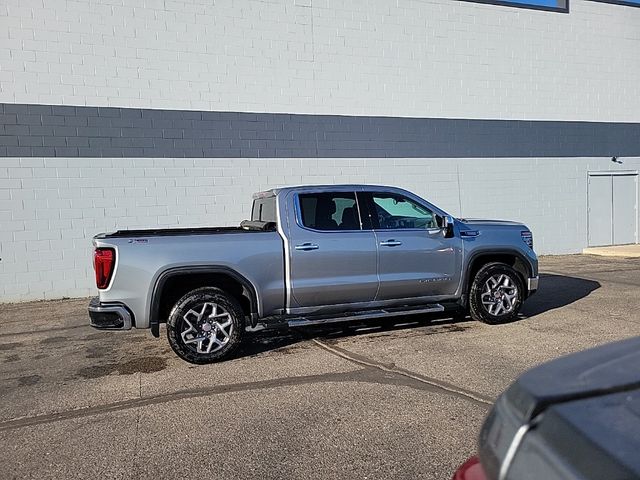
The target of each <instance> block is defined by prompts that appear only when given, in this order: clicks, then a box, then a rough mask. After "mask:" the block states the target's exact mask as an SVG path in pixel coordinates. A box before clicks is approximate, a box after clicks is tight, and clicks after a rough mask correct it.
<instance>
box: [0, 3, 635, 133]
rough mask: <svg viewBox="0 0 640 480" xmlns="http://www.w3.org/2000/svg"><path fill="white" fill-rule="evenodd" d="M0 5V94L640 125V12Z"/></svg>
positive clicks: (418, 6)
mask: <svg viewBox="0 0 640 480" xmlns="http://www.w3.org/2000/svg"><path fill="white" fill-rule="evenodd" d="M570 7H571V12H570V13H569V14H560V13H550V12H542V11H534V10H526V9H520V8H509V7H502V6H495V5H482V4H474V3H469V2H462V1H458V0H420V1H411V0H406V1H402V2H389V1H387V0H375V1H370V2H365V1H362V0H360V1H352V2H344V1H342V0H272V1H255V0H254V1H247V0H224V1H215V2H199V1H196V0H182V1H179V0H176V1H164V0H136V1H128V0H95V1H88V0H77V1H65V0H47V1H46V2H43V1H42V0H3V1H2V2H1V3H0V65H1V68H0V102H9V103H45V104H67V105H100V106H105V105H109V106H122V107H151V108H174V109H196V110H229V111H256V112H265V111H266V112H290V113H331V114H348V115H383V116H420V117H423V116H424V117H447V118H500V119H504V118H510V119H550V120H588V121H622V122H626V121H638V120H640V114H639V113H638V112H640V82H639V81H638V78H640V62H639V61H638V58H639V57H638V52H639V51H640V9H638V8H633V7H624V6H619V5H611V4H606V3H597V2H593V1H587V0H572V1H571V5H570Z"/></svg>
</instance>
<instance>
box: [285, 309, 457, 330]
mask: <svg viewBox="0 0 640 480" xmlns="http://www.w3.org/2000/svg"><path fill="white" fill-rule="evenodd" d="M443 311H444V307H443V306H442V305H440V304H438V303H435V304H432V305H425V306H421V307H417V308H416V307H414V308H406V307H404V308H385V309H379V310H366V311H362V312H348V313H344V314H340V315H338V316H335V315H325V316H322V317H311V318H307V317H297V318H292V319H290V320H289V321H288V322H287V323H288V324H289V326H290V327H305V326H307V325H323V324H325V323H336V322H348V321H351V320H366V319H370V318H381V317H389V316H392V315H414V314H417V313H435V312H443Z"/></svg>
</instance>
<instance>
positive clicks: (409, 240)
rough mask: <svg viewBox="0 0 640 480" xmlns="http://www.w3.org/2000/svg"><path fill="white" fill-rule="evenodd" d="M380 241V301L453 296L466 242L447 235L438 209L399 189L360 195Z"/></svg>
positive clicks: (458, 278) (459, 275)
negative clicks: (393, 191) (440, 221)
mask: <svg viewBox="0 0 640 480" xmlns="http://www.w3.org/2000/svg"><path fill="white" fill-rule="evenodd" d="M360 197H361V198H362V199H363V201H362V202H361V203H364V204H365V205H366V207H367V208H368V213H369V215H370V217H371V221H372V223H373V228H374V231H375V234H376V240H377V244H378V276H379V280H380V287H379V290H378V295H377V297H376V300H393V299H402V298H415V297H437V296H453V295H454V294H455V293H456V290H457V289H458V285H459V283H460V277H461V270H462V241H461V239H460V238H459V236H454V237H452V238H445V235H444V232H443V230H442V228H440V227H439V226H438V223H437V218H436V217H437V215H436V213H435V212H434V211H433V210H432V209H431V208H430V207H429V206H428V205H425V204H423V203H421V202H419V201H418V200H417V199H414V198H409V197H407V196H405V195H402V194H398V193H384V192H365V193H363V194H360Z"/></svg>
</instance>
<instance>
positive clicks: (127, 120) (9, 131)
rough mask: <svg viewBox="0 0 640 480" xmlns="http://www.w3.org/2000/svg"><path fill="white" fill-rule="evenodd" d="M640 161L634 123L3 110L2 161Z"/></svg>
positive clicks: (639, 126)
mask: <svg viewBox="0 0 640 480" xmlns="http://www.w3.org/2000/svg"><path fill="white" fill-rule="evenodd" d="M637 155H640V123H606V122H569V121H567V122H564V121H525V120H464V119H444V118H400V117H356V116H354V117H349V116H337V115H301V114H277V113H242V112H209V111H188V110H152V109H139V108H112V107H80V106H77V107H76V106H58V105H25V104H9V103H0V157H225V158H260V157H264V158H267V157H268V158H274V157H275V158H296V157H302V158H304V157H316V158H323V157H330V158H335V157H350V158H364V157H369V158H371V157H374V158H376V157H388V158H406V157H425V158H441V157H442V158H454V157H590V156H598V157H599V156H622V157H624V156H637Z"/></svg>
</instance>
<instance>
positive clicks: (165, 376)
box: [0, 255, 640, 479]
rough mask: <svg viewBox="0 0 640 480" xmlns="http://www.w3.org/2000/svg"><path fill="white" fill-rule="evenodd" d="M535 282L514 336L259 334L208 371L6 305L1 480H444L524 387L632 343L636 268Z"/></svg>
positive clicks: (484, 329) (62, 316) (599, 268)
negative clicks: (544, 372)
mask: <svg viewBox="0 0 640 480" xmlns="http://www.w3.org/2000/svg"><path fill="white" fill-rule="evenodd" d="M541 272H542V275H541V280H540V290H539V292H538V293H537V294H536V295H535V296H533V297H532V298H531V299H530V300H529V301H527V303H526V304H525V306H524V308H523V311H522V316H521V317H522V318H521V319H520V320H518V321H516V322H513V323H510V324H507V325H499V326H490V325H484V324H480V323H476V322H474V321H471V320H470V319H466V320H459V319H451V318H447V317H445V316H440V317H434V316H414V317H403V318H395V319H387V320H384V321H378V322H362V323H358V324H354V325H333V326H332V327H330V328H327V327H323V328H307V329H304V330H295V331H283V332H278V333H270V334H267V333H264V332H263V333H259V334H253V335H252V336H251V337H250V339H249V342H247V344H246V345H245V347H244V348H243V349H242V350H241V351H240V352H239V353H238V354H237V355H236V358H234V359H232V360H229V361H226V362H223V363H219V364H215V365H206V366H194V365H190V364H188V363H185V362H183V361H182V360H180V359H178V358H177V357H176V356H175V355H174V354H173V352H171V350H170V348H169V346H168V344H167V341H166V338H165V337H164V336H163V335H162V336H161V338H160V339H154V338H152V337H151V336H150V334H149V333H148V332H147V331H130V332H98V331H96V330H93V329H91V328H90V327H89V326H88V325H87V322H88V318H87V314H86V305H87V303H88V300H87V299H81V300H62V301H49V302H34V303H25V304H10V305H6V304H5V305H0V472H2V473H0V476H1V477H2V478H92V477H93V478H188V477H199V478H213V479H217V478H220V479H233V478H261V479H263V478H302V479H304V478H368V479H372V478H427V479H448V478H450V477H451V474H452V472H453V470H454V469H455V467H456V466H457V465H458V464H460V463H461V462H462V461H463V460H465V459H466V458H467V457H468V456H469V455H471V454H473V453H474V451H475V448H476V439H477V433H478V429H479V428H480V425H481V424H482V421H483V419H484V416H485V415H486V413H487V411H488V408H489V406H490V404H491V403H492V401H493V400H494V399H495V397H496V395H498V394H499V393H500V392H501V391H502V390H504V389H505V388H506V387H507V386H508V385H509V384H510V383H511V382H512V381H513V380H514V379H515V378H516V377H517V376H518V375H519V374H520V373H522V372H523V371H524V370H526V369H528V368H530V367H532V366H534V365H536V364H538V363H540V362H543V361H545V360H549V359H552V358H556V357H558V356H561V355H564V354H566V353H570V352H574V351H577V350H581V349H584V348H588V347H592V346H595V345H599V344H603V343H607V342H610V341H614V340H617V339H622V338H627V337H631V336H635V335H638V334H639V332H640V313H638V298H640V259H624V258H603V257H593V256H582V255H574V256H564V257H543V258H542V259H541ZM161 333H162V334H164V331H163V332H161Z"/></svg>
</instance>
